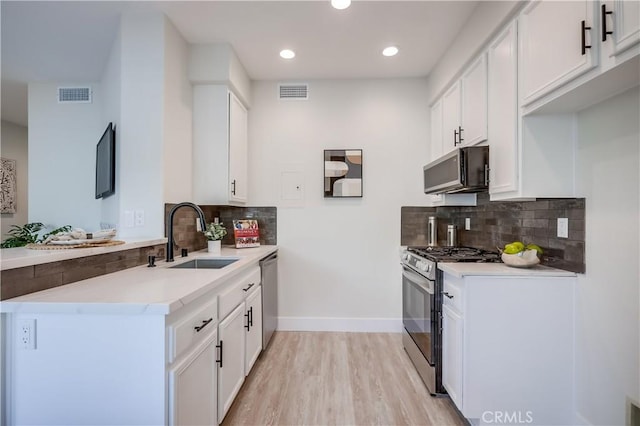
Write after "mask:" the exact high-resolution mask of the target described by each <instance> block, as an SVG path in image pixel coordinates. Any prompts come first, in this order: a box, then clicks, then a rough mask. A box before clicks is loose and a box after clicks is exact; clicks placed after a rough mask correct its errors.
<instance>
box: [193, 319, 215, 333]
mask: <svg viewBox="0 0 640 426" xmlns="http://www.w3.org/2000/svg"><path fill="white" fill-rule="evenodd" d="M211 321H213V318H209V319H208V320H202V325H199V326H196V327H193V329H194V330H195V331H196V333H200V331H201V330H202V329H203V328H205V327H206V326H208V325H209V324H210V323H211Z"/></svg>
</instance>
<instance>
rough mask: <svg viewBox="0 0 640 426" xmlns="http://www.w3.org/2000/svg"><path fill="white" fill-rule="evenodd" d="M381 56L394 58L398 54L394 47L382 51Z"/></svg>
mask: <svg viewBox="0 0 640 426" xmlns="http://www.w3.org/2000/svg"><path fill="white" fill-rule="evenodd" d="M382 54H383V55H384V56H395V55H397V54H398V48H397V47H395V46H389V47H385V48H384V50H383V51H382Z"/></svg>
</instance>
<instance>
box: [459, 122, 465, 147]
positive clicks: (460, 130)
mask: <svg viewBox="0 0 640 426" xmlns="http://www.w3.org/2000/svg"><path fill="white" fill-rule="evenodd" d="M463 130H464V129H463V128H462V127H461V126H458V143H459V144H460V145H462V142H463V141H464V139H462V131H463Z"/></svg>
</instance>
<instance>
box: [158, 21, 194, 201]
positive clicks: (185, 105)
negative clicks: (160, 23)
mask: <svg viewBox="0 0 640 426" xmlns="http://www.w3.org/2000/svg"><path fill="white" fill-rule="evenodd" d="M164 37H165V48H164V72H165V74H164V119H163V121H162V123H163V126H164V201H165V202H166V203H179V202H181V201H190V200H191V199H192V198H193V191H192V186H193V184H192V173H191V159H192V138H193V131H192V119H193V90H192V88H191V83H190V82H189V77H188V73H187V67H188V62H189V45H188V44H187V42H186V41H185V40H184V38H183V37H182V35H181V34H180V33H179V32H178V30H177V29H176V28H175V27H174V26H173V24H172V23H171V21H169V20H168V19H167V18H165V34H164Z"/></svg>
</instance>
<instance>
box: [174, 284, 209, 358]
mask: <svg viewBox="0 0 640 426" xmlns="http://www.w3.org/2000/svg"><path fill="white" fill-rule="evenodd" d="M185 309H189V308H188V306H187V307H186V308H185ZM217 322H218V298H217V297H213V298H212V299H210V300H209V301H207V302H206V303H205V304H204V305H202V306H200V307H199V308H196V309H194V311H193V313H191V314H188V315H186V316H185V317H184V318H182V319H180V320H178V321H176V322H175V323H174V324H171V325H170V326H169V362H173V361H174V360H176V359H177V358H178V357H179V356H180V355H181V354H182V353H184V352H185V351H186V350H187V349H188V348H189V347H191V346H193V345H196V344H198V343H200V342H202V341H204V339H205V338H206V337H207V336H208V335H209V334H210V333H211V332H212V331H214V330H215V329H216V323H217Z"/></svg>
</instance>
